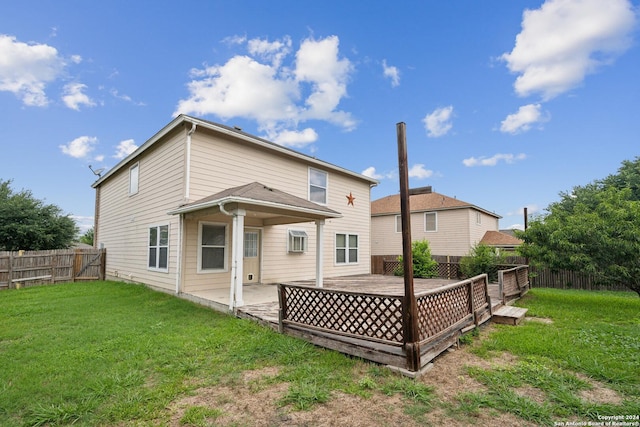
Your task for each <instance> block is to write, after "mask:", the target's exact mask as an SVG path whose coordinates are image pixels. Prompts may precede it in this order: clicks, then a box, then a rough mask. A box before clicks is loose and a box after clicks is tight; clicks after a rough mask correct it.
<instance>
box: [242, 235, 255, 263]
mask: <svg viewBox="0 0 640 427" xmlns="http://www.w3.org/2000/svg"><path fill="white" fill-rule="evenodd" d="M244 257H245V258H257V257H258V232H257V231H245V232H244Z"/></svg>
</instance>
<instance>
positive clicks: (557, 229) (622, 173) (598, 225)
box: [519, 158, 640, 296]
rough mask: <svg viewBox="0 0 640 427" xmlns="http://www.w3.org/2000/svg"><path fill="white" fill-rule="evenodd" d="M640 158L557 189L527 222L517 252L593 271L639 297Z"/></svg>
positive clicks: (554, 265) (538, 260)
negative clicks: (563, 189)
mask: <svg viewBox="0 0 640 427" xmlns="http://www.w3.org/2000/svg"><path fill="white" fill-rule="evenodd" d="M639 184H640V158H636V160H635V161H634V162H628V161H627V162H624V163H623V166H622V167H621V168H620V170H619V173H618V174H617V175H610V176H609V177H607V178H605V179H603V180H600V181H595V182H594V183H591V184H588V185H586V186H584V187H575V188H574V191H573V192H571V193H570V194H569V193H561V200H560V201H559V202H555V203H552V204H550V205H549V207H548V208H547V214H546V215H543V216H539V217H537V218H534V219H533V220H532V221H530V222H529V227H528V229H527V230H526V231H525V232H522V233H519V237H520V238H521V239H523V240H524V243H523V244H522V245H521V246H520V248H519V252H520V253H521V254H522V255H524V256H526V257H529V259H530V260H531V262H532V263H534V264H538V265H545V266H548V267H550V268H552V269H566V270H573V271H580V272H583V273H587V274H592V275H593V276H594V277H595V278H596V279H597V280H598V281H599V282H600V283H602V284H610V285H612V284H620V285H624V286H627V287H628V288H629V289H631V290H633V291H635V292H636V293H638V295H639V296H640V200H639V198H640V186H639Z"/></svg>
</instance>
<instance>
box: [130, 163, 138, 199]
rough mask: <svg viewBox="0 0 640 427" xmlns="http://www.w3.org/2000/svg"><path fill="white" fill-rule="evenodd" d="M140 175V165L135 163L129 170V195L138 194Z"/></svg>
mask: <svg viewBox="0 0 640 427" xmlns="http://www.w3.org/2000/svg"><path fill="white" fill-rule="evenodd" d="M139 175H140V163H136V164H135V165H133V166H131V167H130V168H129V195H130V196H131V195H134V194H137V193H138V181H139Z"/></svg>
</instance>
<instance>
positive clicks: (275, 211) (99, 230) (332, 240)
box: [93, 115, 377, 306]
mask: <svg viewBox="0 0 640 427" xmlns="http://www.w3.org/2000/svg"><path fill="white" fill-rule="evenodd" d="M376 184H377V181H375V180H373V179H371V178H369V177H366V176H364V175H361V174H359V173H355V172H351V171H349V170H346V169H343V168H341V167H338V166H335V165H332V164H329V163H327V162H323V161H320V160H317V159H315V158H313V157H310V156H307V155H304V154H301V153H299V152H296V151H294V150H290V149H288V148H285V147H282V146H280V145H277V144H274V143H271V142H269V141H266V140H264V139H261V138H258V137H256V136H252V135H249V134H247V133H245V132H242V131H241V130H240V129H236V128H230V127H227V126H223V125H220V124H216V123H212V122H209V121H205V120H201V119H197V118H194V117H190V116H185V115H180V116H178V117H176V118H175V119H174V120H173V121H172V122H171V123H169V124H168V125H167V126H165V127H164V128H163V129H161V130H160V131H159V132H158V133H156V134H155V135H154V136H153V137H152V138H151V139H149V140H148V141H146V142H145V143H144V144H143V145H142V146H140V147H139V148H138V149H137V150H136V151H135V152H133V153H132V154H131V155H129V156H128V157H127V158H125V159H124V160H122V161H121V162H120V163H118V164H117V165H116V166H115V167H114V168H113V169H111V170H109V171H108V172H107V173H106V174H105V175H104V176H102V177H101V178H100V179H98V180H97V181H96V182H95V183H94V184H93V187H94V188H95V189H96V214H95V228H94V229H95V240H94V241H95V242H96V246H101V247H105V248H106V249H107V265H106V273H107V276H108V277H114V278H119V279H121V280H127V281H133V282H141V283H145V284H147V285H150V286H152V287H155V288H159V289H163V290H166V291H170V292H176V293H190V292H195V291H204V290H210V289H221V288H231V289H230V292H231V293H230V295H231V296H232V298H230V299H231V301H232V302H231V305H235V306H240V305H242V304H243V298H242V286H243V284H248V283H276V282H283V281H292V280H308V279H316V280H317V284H318V286H322V279H323V277H328V276H346V275H356V274H368V273H369V272H370V262H371V260H370V258H371V254H370V241H369V233H370V221H371V215H370V189H371V187H372V186H374V185H376ZM234 300H235V303H234Z"/></svg>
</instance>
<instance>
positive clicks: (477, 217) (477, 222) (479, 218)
mask: <svg viewBox="0 0 640 427" xmlns="http://www.w3.org/2000/svg"><path fill="white" fill-rule="evenodd" d="M476 224H478V225H480V224H482V214H481V213H480V212H476Z"/></svg>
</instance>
